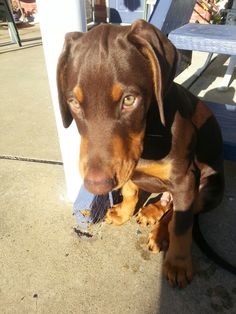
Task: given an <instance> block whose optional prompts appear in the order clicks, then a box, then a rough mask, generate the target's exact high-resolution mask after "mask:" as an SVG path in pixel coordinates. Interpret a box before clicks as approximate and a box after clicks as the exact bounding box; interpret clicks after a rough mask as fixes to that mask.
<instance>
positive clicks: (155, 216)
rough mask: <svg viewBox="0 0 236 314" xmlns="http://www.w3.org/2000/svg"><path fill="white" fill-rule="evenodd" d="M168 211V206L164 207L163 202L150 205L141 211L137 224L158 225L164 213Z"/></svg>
mask: <svg viewBox="0 0 236 314" xmlns="http://www.w3.org/2000/svg"><path fill="white" fill-rule="evenodd" d="M167 210H168V208H167V207H166V206H162V205H161V202H160V201H159V202H157V203H154V204H149V205H147V206H146V207H143V208H141V209H140V210H139V213H138V217H137V223H138V224H140V225H141V226H143V227H145V226H149V225H154V224H156V223H157V222H158V221H159V220H160V219H161V217H162V216H163V215H164V213H165V212H166V211H167Z"/></svg>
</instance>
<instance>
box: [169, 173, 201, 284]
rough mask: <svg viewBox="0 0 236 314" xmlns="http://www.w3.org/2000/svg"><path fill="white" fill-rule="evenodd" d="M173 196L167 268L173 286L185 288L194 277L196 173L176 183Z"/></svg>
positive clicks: (189, 174) (179, 179)
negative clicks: (193, 230) (193, 237)
mask: <svg viewBox="0 0 236 314" xmlns="http://www.w3.org/2000/svg"><path fill="white" fill-rule="evenodd" d="M175 185H176V186H175ZM172 195H173V209H174V210H173V216H172V219H171V221H170V223H169V226H168V231H169V248H168V250H167V252H166V256H165V260H164V265H163V266H164V273H165V275H166V277H167V279H168V280H169V282H170V284H171V285H173V286H174V285H177V286H179V287H180V288H183V287H185V286H186V285H187V284H188V283H189V282H190V281H191V280H192V276H193V271H192V255H191V244H192V225H193V204H194V199H195V196H196V189H195V178H194V175H193V173H192V171H189V173H188V174H187V175H186V176H185V177H182V178H180V177H179V178H178V180H176V182H174V186H173V192H172Z"/></svg>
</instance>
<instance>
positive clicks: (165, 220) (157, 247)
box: [148, 209, 173, 253]
mask: <svg viewBox="0 0 236 314" xmlns="http://www.w3.org/2000/svg"><path fill="white" fill-rule="evenodd" d="M172 214H173V210H172V209H170V210H169V211H168V212H167V213H166V214H165V215H164V216H163V217H162V218H161V220H160V222H159V223H157V224H156V226H155V227H154V228H153V230H152V231H151V233H150V235H149V238H148V248H149V250H150V251H152V252H153V253H158V252H160V251H166V250H167V249H168V246H169V232H168V225H169V222H170V220H171V218H172Z"/></svg>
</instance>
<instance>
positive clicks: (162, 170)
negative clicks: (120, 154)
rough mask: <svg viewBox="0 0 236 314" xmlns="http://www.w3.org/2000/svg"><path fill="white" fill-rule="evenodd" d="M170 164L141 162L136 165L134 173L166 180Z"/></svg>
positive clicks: (168, 175)
mask: <svg viewBox="0 0 236 314" xmlns="http://www.w3.org/2000/svg"><path fill="white" fill-rule="evenodd" d="M171 168H172V164H171V162H163V163H158V162H155V161H153V162H143V163H142V164H138V165H137V167H136V169H135V171H137V172H140V173H144V174H147V175H151V176H153V177H157V178H159V179H161V180H168V179H169V178H170V173H171Z"/></svg>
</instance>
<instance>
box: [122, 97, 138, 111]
mask: <svg viewBox="0 0 236 314" xmlns="http://www.w3.org/2000/svg"><path fill="white" fill-rule="evenodd" d="M135 100H136V98H135V97H134V96H132V95H129V96H126V97H125V98H124V100H123V108H124V109H126V108H127V109H129V108H130V107H132V106H133V105H134V104H135Z"/></svg>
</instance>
